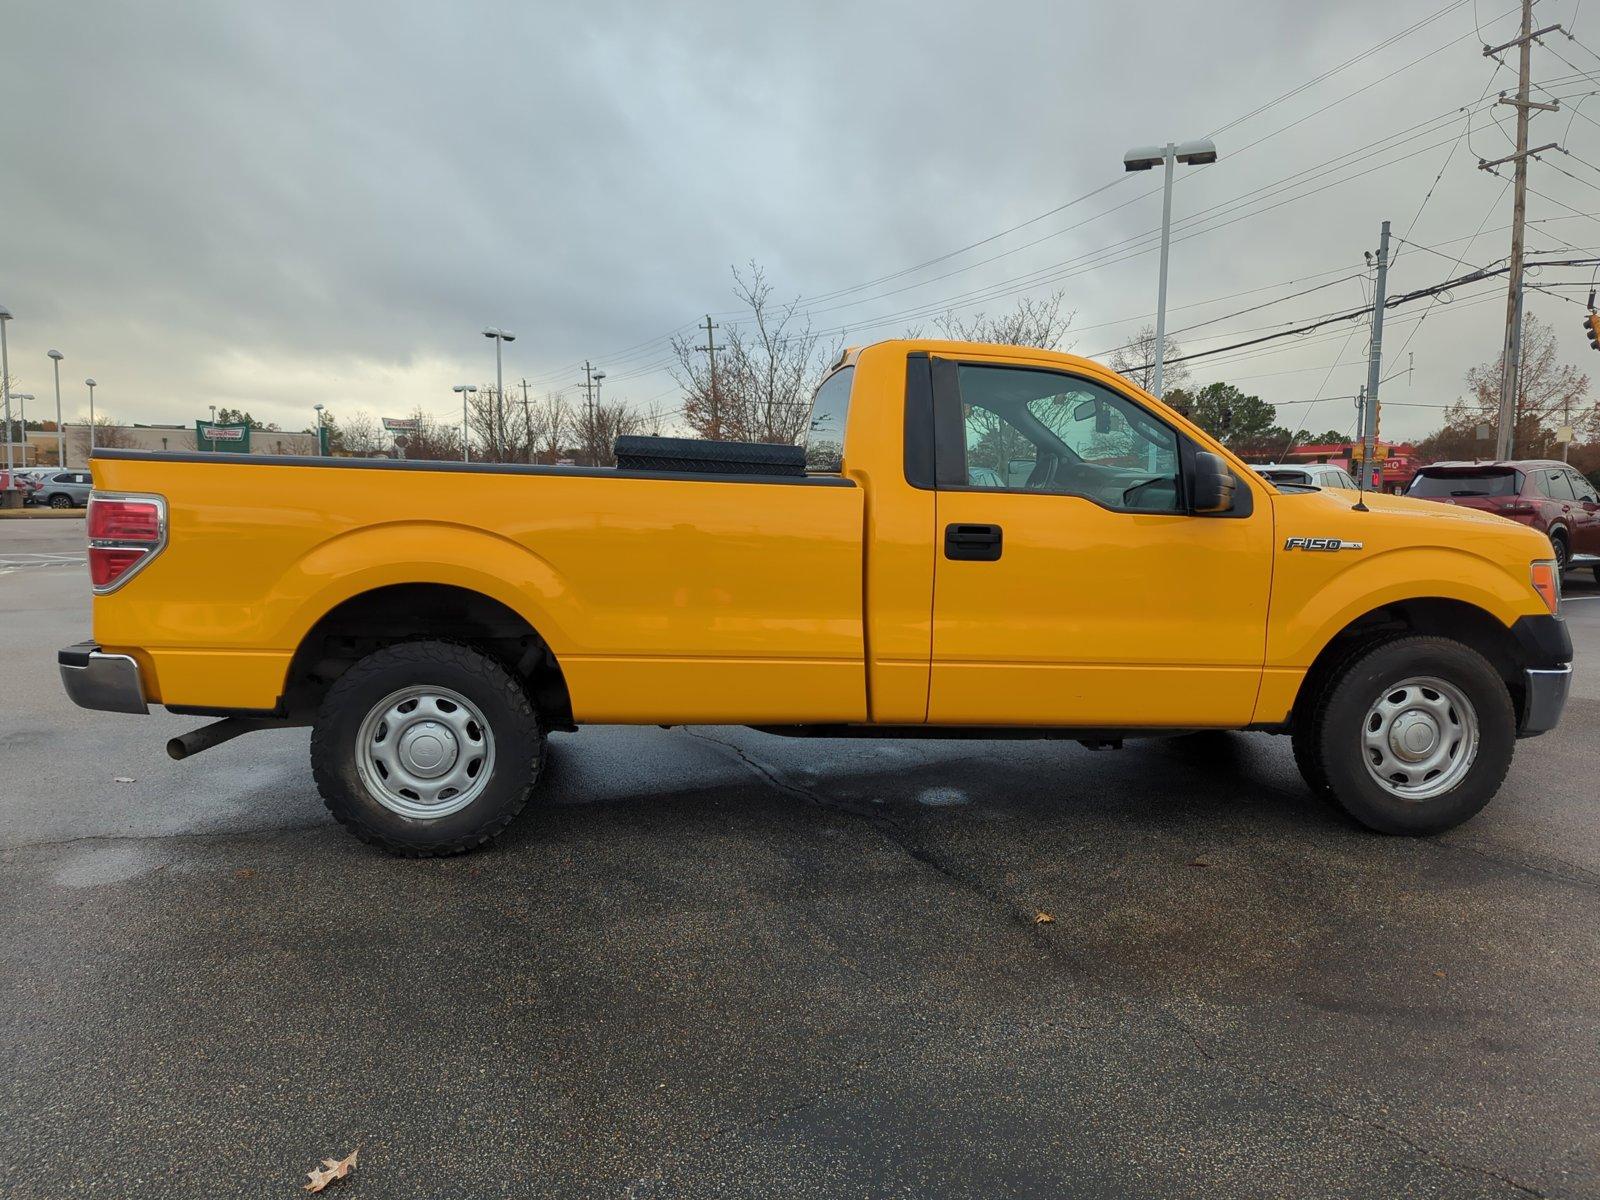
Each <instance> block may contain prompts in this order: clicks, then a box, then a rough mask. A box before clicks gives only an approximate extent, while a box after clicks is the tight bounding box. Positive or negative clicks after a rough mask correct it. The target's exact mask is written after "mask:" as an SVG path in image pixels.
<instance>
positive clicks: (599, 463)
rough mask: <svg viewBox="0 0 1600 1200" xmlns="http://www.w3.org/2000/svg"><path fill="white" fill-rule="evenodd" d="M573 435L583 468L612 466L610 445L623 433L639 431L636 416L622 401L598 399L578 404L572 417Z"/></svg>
mask: <svg viewBox="0 0 1600 1200" xmlns="http://www.w3.org/2000/svg"><path fill="white" fill-rule="evenodd" d="M572 424H573V433H574V436H575V438H576V440H577V443H578V453H579V455H580V457H581V458H582V460H583V463H584V465H586V466H593V467H614V466H616V465H617V457H616V454H615V453H614V452H613V444H614V443H615V442H616V440H617V439H618V438H619V437H622V436H624V435H625V434H630V433H637V432H638V431H639V424H640V420H639V414H638V413H636V412H634V411H633V410H632V409H631V408H629V407H628V405H627V402H626V401H623V400H613V401H609V402H607V401H604V400H598V401H596V402H595V403H594V404H585V405H580V406H579V408H578V413H577V415H576V416H575V417H574V418H573V422H572Z"/></svg>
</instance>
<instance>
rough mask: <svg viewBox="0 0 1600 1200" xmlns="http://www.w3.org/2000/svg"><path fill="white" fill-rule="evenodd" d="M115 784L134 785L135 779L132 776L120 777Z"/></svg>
mask: <svg viewBox="0 0 1600 1200" xmlns="http://www.w3.org/2000/svg"><path fill="white" fill-rule="evenodd" d="M113 782H116V783H132V782H133V777H132V776H131V775H118V776H117V777H116V779H115V780H114V781H113Z"/></svg>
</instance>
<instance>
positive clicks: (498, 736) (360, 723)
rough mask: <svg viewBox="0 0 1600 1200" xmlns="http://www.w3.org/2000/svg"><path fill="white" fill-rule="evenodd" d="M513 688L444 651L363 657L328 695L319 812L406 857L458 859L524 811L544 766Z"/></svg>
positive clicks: (539, 737)
mask: <svg viewBox="0 0 1600 1200" xmlns="http://www.w3.org/2000/svg"><path fill="white" fill-rule="evenodd" d="M544 746H545V738H544V731H543V730H542V729H541V728H540V726H539V721H538V718H537V716H536V715H535V714H534V711H533V708H532V706H531V705H530V704H529V702H528V696H527V693H526V691H524V689H523V687H522V684H521V683H520V682H519V681H518V680H517V679H516V678H514V677H513V676H512V675H511V674H510V673H509V672H508V671H507V670H506V669H505V668H504V667H503V666H501V665H500V664H499V663H498V662H496V661H495V660H494V659H492V658H489V657H487V656H486V655H483V654H480V653H478V652H477V651H476V650H474V649H472V648H470V647H467V646H461V645H457V644H455V643H452V642H407V643H403V644H401V645H397V646H389V647H386V648H385V649H383V650H379V651H376V652H375V653H373V654H369V655H368V656H367V657H366V658H364V659H362V660H361V661H360V662H358V663H356V665H355V666H353V667H351V668H350V669H349V670H348V671H346V672H345V673H344V674H343V675H341V676H340V677H339V679H338V680H337V681H336V682H335V683H334V685H333V687H331V688H329V689H328V694H327V696H326V697H324V699H323V701H322V705H321V707H320V709H319V710H318V713H317V718H316V723H315V725H314V726H313V727H312V734H311V766H312V771H313V773H314V774H315V776H316V780H317V788H318V790H319V791H320V792H321V793H322V799H323V802H324V803H325V804H327V806H328V810H329V811H330V812H332V813H333V815H334V816H335V817H336V818H337V819H338V820H339V821H340V822H341V823H342V824H344V825H345V826H346V827H348V828H349V830H350V831H351V832H352V833H354V834H355V835H356V836H357V837H359V838H361V839H362V840H363V841H365V842H371V843H373V844H374V845H379V846H382V847H383V848H384V849H386V850H389V851H390V852H392V853H395V854H402V855H407V856H411V857H427V856H431V855H443V854H459V853H461V852H462V851H464V850H470V849H472V848H473V847H475V846H479V845H482V844H483V843H484V842H487V841H489V840H490V839H491V838H493V837H495V836H496V835H497V834H499V833H500V832H501V830H503V829H504V828H505V827H506V826H507V825H509V824H510V823H511V821H512V819H513V818H514V817H516V815H517V814H518V813H519V812H521V811H522V808H523V806H524V805H525V804H526V803H527V801H528V795H529V793H530V792H531V791H532V789H533V785H534V783H535V782H536V781H537V779H538V776H539V772H540V769H541V767H542V765H543V761H544Z"/></svg>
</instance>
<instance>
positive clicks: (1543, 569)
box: [1528, 559, 1561, 612]
mask: <svg viewBox="0 0 1600 1200" xmlns="http://www.w3.org/2000/svg"><path fill="white" fill-rule="evenodd" d="M1528 574H1529V577H1530V578H1531V579H1532V581H1533V590H1534V591H1536V592H1538V593H1539V599H1541V600H1543V601H1544V606H1545V607H1546V608H1548V609H1549V610H1550V611H1551V612H1555V611H1556V610H1557V609H1559V608H1560V607H1561V574H1560V572H1558V571H1557V570H1556V564H1555V563H1554V562H1553V561H1551V560H1549V559H1540V560H1539V561H1538V562H1536V563H1534V564H1533V565H1532V566H1530V567H1529V568H1528Z"/></svg>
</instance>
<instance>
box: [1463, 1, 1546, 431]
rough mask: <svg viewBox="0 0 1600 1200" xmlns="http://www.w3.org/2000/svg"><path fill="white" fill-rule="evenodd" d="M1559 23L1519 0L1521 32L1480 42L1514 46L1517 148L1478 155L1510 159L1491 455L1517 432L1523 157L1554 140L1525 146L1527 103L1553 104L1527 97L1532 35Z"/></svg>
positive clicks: (1495, 49)
mask: <svg viewBox="0 0 1600 1200" xmlns="http://www.w3.org/2000/svg"><path fill="white" fill-rule="evenodd" d="M1560 28H1561V26H1560V25H1547V26H1545V27H1544V28H1543V29H1535V28H1534V27H1533V0H1522V29H1521V32H1520V34H1519V35H1518V36H1517V37H1515V38H1513V39H1512V40H1511V41H1509V42H1505V43H1503V44H1501V45H1499V46H1485V47H1484V48H1483V55H1484V57H1485V58H1498V56H1499V54H1500V53H1501V52H1502V51H1505V50H1509V49H1510V48H1511V47H1512V46H1515V47H1517V94H1516V98H1515V99H1512V98H1509V97H1506V96H1501V97H1500V103H1501V104H1510V105H1512V106H1513V107H1514V108H1516V110H1517V139H1516V153H1514V154H1509V155H1507V156H1506V157H1505V158H1497V159H1495V160H1493V161H1492V162H1485V161H1483V160H1482V159H1480V160H1479V161H1478V169H1479V170H1484V171H1492V170H1493V169H1494V168H1495V167H1497V166H1499V165H1500V164H1502V163H1505V162H1511V163H1514V164H1515V175H1514V176H1513V189H1512V202H1511V268H1510V271H1509V272H1508V283H1507V288H1506V334H1505V339H1504V341H1503V342H1502V343H1501V356H1500V426H1499V433H1498V436H1497V438H1496V440H1495V457H1496V458H1499V459H1507V458H1510V457H1511V454H1512V450H1513V440H1514V438H1515V434H1516V407H1517V388H1518V385H1519V382H1520V381H1519V375H1520V373H1521V372H1520V369H1519V368H1520V366H1521V364H1520V362H1519V360H1520V359H1521V357H1522V242H1523V234H1524V232H1525V230H1526V225H1527V216H1528V158H1529V156H1530V155H1532V154H1538V153H1539V152H1540V151H1541V150H1554V149H1557V148H1558V147H1557V146H1556V143H1554V142H1550V143H1549V144H1547V145H1544V146H1538V147H1535V148H1534V149H1533V150H1529V149H1528V113H1529V110H1530V109H1535V108H1537V109H1543V110H1544V111H1546V112H1554V111H1555V110H1556V108H1557V106H1556V105H1555V104H1542V103H1539V102H1538V101H1535V100H1530V99H1529V98H1528V87H1529V82H1530V81H1529V75H1530V73H1531V66H1532V64H1531V62H1530V58H1531V56H1532V50H1533V40H1534V39H1535V38H1537V37H1539V36H1541V35H1542V34H1546V33H1554V32H1556V31H1557V30H1559V29H1560Z"/></svg>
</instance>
